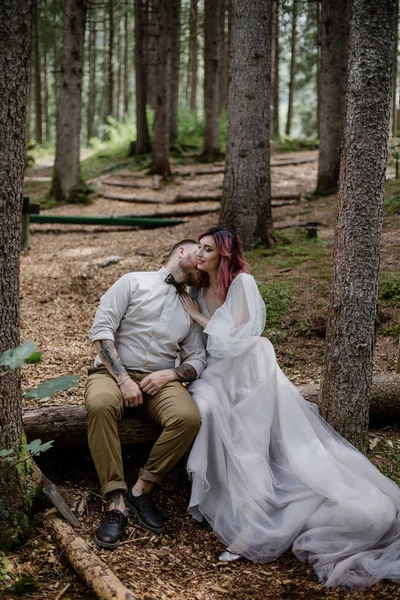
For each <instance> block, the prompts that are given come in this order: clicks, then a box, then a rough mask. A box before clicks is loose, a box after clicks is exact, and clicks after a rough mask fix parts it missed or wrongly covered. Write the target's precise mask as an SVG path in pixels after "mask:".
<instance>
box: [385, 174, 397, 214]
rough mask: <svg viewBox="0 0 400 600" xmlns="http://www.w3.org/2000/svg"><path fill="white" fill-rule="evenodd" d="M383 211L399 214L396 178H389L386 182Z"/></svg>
mask: <svg viewBox="0 0 400 600" xmlns="http://www.w3.org/2000/svg"><path fill="white" fill-rule="evenodd" d="M385 213H386V214H400V183H399V180H398V179H389V180H388V181H387V182H386V189H385Z"/></svg>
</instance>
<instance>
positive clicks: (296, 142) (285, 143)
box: [275, 136, 319, 152]
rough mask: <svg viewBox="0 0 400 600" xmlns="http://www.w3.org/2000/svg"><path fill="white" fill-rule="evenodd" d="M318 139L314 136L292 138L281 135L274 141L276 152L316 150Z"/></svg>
mask: <svg viewBox="0 0 400 600" xmlns="http://www.w3.org/2000/svg"><path fill="white" fill-rule="evenodd" d="M318 146H319V144H318V140H317V139H316V138H312V137H311V138H292V137H289V136H282V137H281V138H279V140H277V141H276V144H275V150H276V152H297V151H300V150H317V149H318Z"/></svg>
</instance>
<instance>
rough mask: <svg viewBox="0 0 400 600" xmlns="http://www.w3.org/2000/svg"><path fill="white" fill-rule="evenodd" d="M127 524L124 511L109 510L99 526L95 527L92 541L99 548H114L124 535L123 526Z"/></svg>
mask: <svg viewBox="0 0 400 600" xmlns="http://www.w3.org/2000/svg"><path fill="white" fill-rule="evenodd" d="M127 524H128V517H127V515H126V513H123V512H121V511H120V510H115V509H114V510H109V511H108V512H107V514H106V517H105V519H104V521H103V522H102V524H101V525H100V527H99V528H98V529H97V531H96V533H95V536H94V542H95V544H96V546H99V547H100V548H109V549H110V550H112V549H113V548H116V547H117V546H118V544H119V543H120V541H121V539H122V538H123V537H124V533H125V527H126V526H127Z"/></svg>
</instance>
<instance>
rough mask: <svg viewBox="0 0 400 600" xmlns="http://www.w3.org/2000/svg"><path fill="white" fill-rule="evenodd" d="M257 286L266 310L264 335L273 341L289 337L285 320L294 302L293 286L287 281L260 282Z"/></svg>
mask: <svg viewBox="0 0 400 600" xmlns="http://www.w3.org/2000/svg"><path fill="white" fill-rule="evenodd" d="M257 284H258V289H259V291H260V294H261V297H262V299H263V300H264V303H265V309H266V323H265V329H264V332H263V335H265V336H266V337H267V338H269V339H270V340H271V341H279V340H280V339H282V338H284V337H285V336H286V335H287V334H286V332H285V322H284V318H285V317H286V315H287V314H288V313H289V311H290V308H291V306H292V302H293V298H292V296H291V285H290V283H288V282H286V281H259V282H257Z"/></svg>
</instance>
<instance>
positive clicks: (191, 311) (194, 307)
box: [179, 292, 201, 321]
mask: <svg viewBox="0 0 400 600" xmlns="http://www.w3.org/2000/svg"><path fill="white" fill-rule="evenodd" d="M179 299H180V301H181V302H182V305H183V308H184V309H185V310H186V312H187V313H188V315H189V316H190V317H192V319H193V320H194V321H195V320H196V318H197V317H198V316H199V315H201V312H200V310H199V305H198V304H197V302H195V301H194V300H193V298H192V297H191V296H189V294H188V293H187V292H183V293H182V294H180V296H179Z"/></svg>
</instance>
